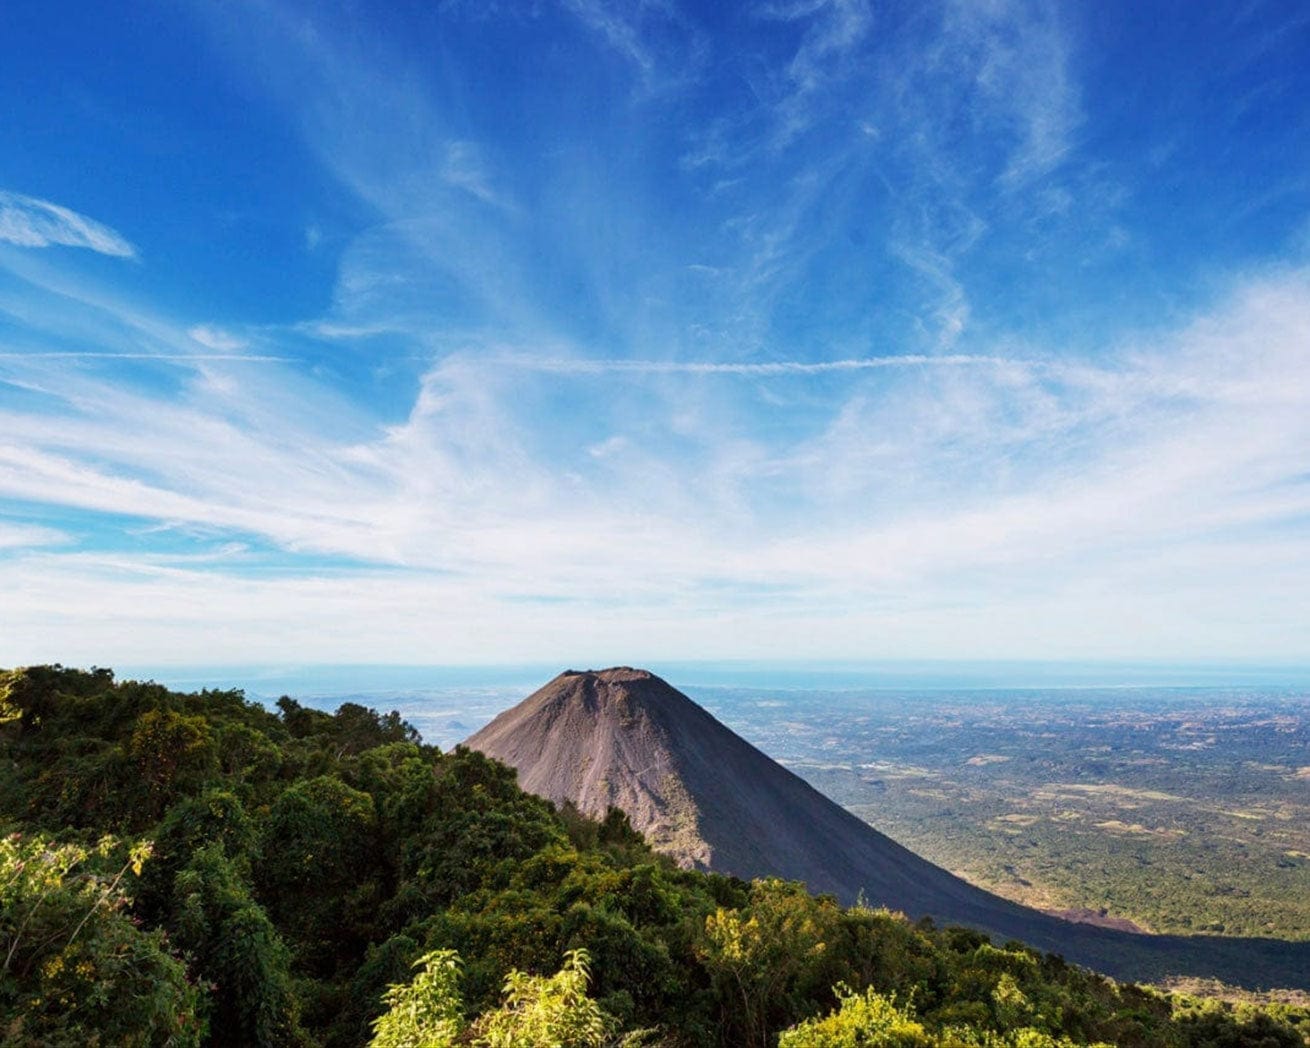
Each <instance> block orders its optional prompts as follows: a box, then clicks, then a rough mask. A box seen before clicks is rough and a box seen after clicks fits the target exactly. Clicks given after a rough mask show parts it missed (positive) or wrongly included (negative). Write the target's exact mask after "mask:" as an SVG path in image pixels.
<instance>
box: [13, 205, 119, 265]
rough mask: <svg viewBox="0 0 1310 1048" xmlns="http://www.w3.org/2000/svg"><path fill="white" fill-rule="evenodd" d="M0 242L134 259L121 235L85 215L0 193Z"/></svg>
mask: <svg viewBox="0 0 1310 1048" xmlns="http://www.w3.org/2000/svg"><path fill="white" fill-rule="evenodd" d="M0 241H7V242H8V243H10V244H17V245H18V246H19V247H50V246H51V245H54V244H60V245H64V246H66V247H84V248H88V249H89V250H91V251H96V252H99V253H100V254H102V255H114V256H116V257H118V258H135V257H136V249H135V248H134V247H133V246H132V245H131V244H129V243H128V242H127V241H126V240H125V239H124V238H123V237H122V236H121V235H119V234H118V233H116V232H115V231H114V230H112V229H110V228H109V227H108V226H105V225H102V224H101V223H99V222H96V221H95V220H93V219H90V218H87V217H86V216H85V215H79V214H78V213H77V212H76V211H71V210H69V209H68V208H66V207H61V206H60V205H58V204H52V203H50V202H49V201H48V200H38V199H37V198H36V197H29V196H23V195H22V194H21V193H11V192H7V191H5V190H0Z"/></svg>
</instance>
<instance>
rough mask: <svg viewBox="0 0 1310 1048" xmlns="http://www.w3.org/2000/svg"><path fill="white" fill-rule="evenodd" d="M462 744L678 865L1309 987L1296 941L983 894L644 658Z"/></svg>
mask: <svg viewBox="0 0 1310 1048" xmlns="http://www.w3.org/2000/svg"><path fill="white" fill-rule="evenodd" d="M466 745H467V746H469V747H471V748H473V749H477V750H481V751H482V752H483V753H486V754H487V755H488V756H491V757H495V758H497V759H498V760H501V761H504V762H505V763H506V764H509V765H510V766H512V767H514V768H516V769H518V773H519V783H520V785H521V786H522V787H523V788H524V789H525V790H528V791H530V792H532V793H535V794H538V795H539V796H542V797H545V798H547V799H549V800H551V801H554V802H555V803H556V804H560V803H562V802H564V801H571V802H573V803H574V804H576V805H577V806H578V808H579V809H581V810H582V811H584V812H587V813H589V814H593V815H603V814H604V813H605V811H606V809H607V808H609V807H610V806H611V805H612V806H614V807H617V808H621V809H622V810H623V811H625V812H627V814H628V817H629V818H630V820H631V821H632V824H633V825H634V826H635V827H636V828H637V829H638V830H640V831H641V832H642V833H643V834H644V835H645V836H646V838H647V840H648V841H650V843H651V845H652V846H653V847H654V848H656V849H657V850H658V851H661V852H664V853H665V854H667V855H670V856H672V857H673V858H674V859H675V860H677V861H678V862H679V864H681V865H683V866H687V867H695V868H698V869H705V870H712V871H715V872H717V873H726V874H733V875H735V876H738V877H742V878H754V877H783V878H787V879H789V880H798V881H804V882H805V883H806V885H808V887H809V888H810V889H811V890H812V891H815V892H829V893H831V894H833V895H835V896H837V898H839V899H840V900H841V901H843V902H845V903H851V902H854V901H855V899H856V897H857V895H858V894H859V893H861V892H863V895H864V898H865V899H866V900H867V901H868V902H869V903H870V904H871V905H881V906H887V907H889V908H891V909H894V910H900V911H902V912H904V913H906V914H907V915H909V916H911V917H920V916H931V917H933V918H934V919H936V920H937V921H939V922H945V923H951V924H964V925H968V926H970V927H974V928H979V929H982V930H983V931H986V932H988V933H989V934H992V935H996V936H999V937H1000V938H1002V939H1009V938H1012V939H1019V940H1021V941H1023V942H1026V943H1028V944H1030V945H1032V946H1036V947H1039V948H1040V949H1043V950H1048V951H1050V952H1052V953H1058V954H1062V955H1063V956H1064V957H1066V958H1067V959H1069V960H1071V961H1075V962H1077V963H1079V964H1084V965H1086V966H1088V967H1090V968H1094V969H1096V970H1098V971H1102V972H1105V973H1107V974H1110V975H1114V976H1116V977H1118V978H1121V979H1156V978H1161V977H1163V976H1166V975H1175V974H1177V975H1198V976H1206V977H1215V978H1219V979H1222V980H1224V981H1225V982H1230V983H1233V984H1236V985H1244V986H1263V987H1270V986H1282V987H1297V988H1310V942H1283V941H1280V940H1276V939H1236V938H1228V937H1222V936H1163V935H1162V936H1153V935H1139V934H1134V933H1131V932H1124V931H1117V930H1114V929H1109V928H1098V927H1093V926H1091V925H1086V924H1073V923H1071V922H1068V921H1064V920H1061V919H1060V918H1057V917H1052V916H1050V915H1048V914H1044V913H1041V912H1039V911H1037V910H1032V909H1028V908H1027V907H1024V906H1019V905H1017V904H1015V903H1012V902H1009V901H1008V900H1005V899H1002V898H1000V897H999V896H996V895H992V894H991V893H989V892H985V891H983V890H981V889H979V888H975V887H974V886H973V885H971V884H968V883H967V882H965V881H963V880H961V879H960V878H958V877H956V876H954V875H953V874H950V873H948V872H947V871H945V870H943V869H941V868H940V867H938V866H934V865H933V864H932V863H930V862H928V861H927V860H926V859H921V858H920V857H919V856H917V855H915V854H914V853H913V852H911V851H909V850H907V849H906V848H903V847H901V846H900V845H899V844H897V843H896V842H895V841H893V840H891V839H890V838H889V837H886V836H884V835H883V834H881V833H879V832H878V831H876V830H874V829H873V828H872V827H871V826H869V825H868V824H866V823H865V822H863V821H861V820H860V819H858V818H856V817H855V816H854V815H852V814H851V813H850V812H848V811H846V810H845V809H844V808H842V807H841V806H840V805H838V804H836V803H834V802H833V801H831V800H829V799H828V798H827V797H825V796H823V794H821V793H819V792H818V791H817V790H815V789H814V788H813V787H812V786H810V785H809V784H808V783H806V782H805V781H804V780H803V779H801V778H799V777H798V776H796V775H795V774H793V773H792V772H790V771H788V770H787V769H786V768H784V767H782V765H780V764H778V763H777V762H776V761H774V760H772V759H770V758H769V757H767V756H765V755H764V754H763V753H761V752H760V751H759V750H757V749H756V748H755V747H754V746H752V745H751V744H750V743H748V742H746V740H745V739H742V738H741V737H740V736H738V735H736V734H734V733H733V732H732V731H731V730H729V729H728V728H727V727H725V726H724V725H722V724H720V723H719V722H718V721H717V720H715V719H714V718H713V717H712V716H711V715H710V714H709V713H707V712H706V711H705V710H704V709H702V708H701V707H700V706H698V705H696V703H694V702H692V700H691V699H689V698H687V696H685V695H683V694H682V693H681V692H679V691H677V690H676V689H674V688H673V687H671V686H670V685H668V684H667V683H665V682H664V681H663V680H661V679H660V678H659V677H656V676H654V675H653V674H651V673H648V672H646V671H645V670H635V669H630V668H627V667H619V668H615V669H609V670H601V671H587V672H585V673H579V672H575V671H572V670H569V671H567V672H565V673H562V674H560V675H559V676H558V677H556V678H555V679H554V680H553V681H551V682H550V683H549V684H547V685H546V686H545V687H543V688H541V689H540V690H538V691H536V692H534V693H533V694H532V695H530V696H528V698H526V699H524V700H523V702H521V703H519V705H517V706H515V707H514V708H513V709H511V710H507V711H506V712H504V713H502V714H501V715H500V716H498V717H497V718H496V719H495V720H493V721H492V722H491V723H490V724H488V725H487V726H486V727H485V728H483V729H482V730H481V731H479V732H478V733H477V734H475V735H473V736H472V737H471V738H469V739H468V741H467V742H466Z"/></svg>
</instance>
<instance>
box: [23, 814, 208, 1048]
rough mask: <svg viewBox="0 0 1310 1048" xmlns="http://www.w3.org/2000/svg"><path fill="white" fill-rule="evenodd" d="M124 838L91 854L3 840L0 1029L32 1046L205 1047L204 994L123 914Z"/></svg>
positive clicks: (157, 941) (140, 855)
mask: <svg viewBox="0 0 1310 1048" xmlns="http://www.w3.org/2000/svg"><path fill="white" fill-rule="evenodd" d="M147 855H148V847H146V846H138V847H135V848H133V849H131V851H130V853H129V855H128V856H127V858H126V860H125V861H122V863H121V865H119V866H117V868H116V869H115V868H114V867H110V868H108V869H105V868H104V863H105V862H106V861H107V860H109V859H111V858H114V859H115V862H117V861H118V860H119V859H121V858H122V856H121V849H120V847H119V844H118V842H117V841H115V840H113V839H112V838H106V839H104V840H102V841H101V842H100V843H99V844H98V845H97V846H96V847H94V848H84V847H80V846H76V845H69V844H65V845H60V844H55V843H53V842H52V841H50V840H49V839H48V838H46V837H43V836H40V835H35V836H30V837H25V836H22V835H20V834H12V835H10V836H9V837H6V838H4V839H3V840H0V951H2V954H0V956H2V957H3V967H2V968H0V1031H2V1032H3V1039H4V1043H5V1044H7V1045H14V1046H33V1048H38V1046H39V1048H53V1046H60V1045H66V1046H70V1048H71V1046H75V1045H77V1046H81V1045H94V1044H102V1043H103V1044H115V1045H118V1044H122V1045H145V1044H164V1043H167V1044H172V1045H179V1046H187V1045H197V1044H199V1043H201V1039H202V1035H203V1033H204V1029H203V1025H202V1021H201V1019H200V1016H199V1005H200V1001H199V995H198V993H197V991H196V989H195V987H194V986H192V985H191V984H190V983H189V982H188V981H187V979H186V973H185V971H184V969H183V966H182V964H181V962H180V961H178V960H177V958H175V957H173V956H172V955H171V954H170V953H169V952H168V950H167V948H166V945H165V937H164V935H163V934H162V933H161V932H158V931H144V930H142V929H140V928H138V927H136V925H135V924H134V923H133V922H132V921H131V920H130V919H129V918H128V917H127V915H126V914H125V913H124V912H123V911H124V908H125V907H126V905H127V896H126V895H125V894H124V892H123V889H122V883H123V879H124V877H126V876H127V875H128V873H129V872H130V871H139V870H140V868H141V864H142V863H143V862H144V861H145V859H146V856H147Z"/></svg>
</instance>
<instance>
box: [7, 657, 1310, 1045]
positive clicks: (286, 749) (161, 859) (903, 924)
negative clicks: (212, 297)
mask: <svg viewBox="0 0 1310 1048" xmlns="http://www.w3.org/2000/svg"><path fill="white" fill-rule="evenodd" d="M0 749H2V750H3V753H0V757H2V758H3V760H0V821H2V822H3V824H4V825H3V827H2V828H3V832H6V833H9V834H11V835H12V836H10V837H8V838H6V839H5V843H4V848H3V849H0V891H2V892H3V894H2V895H0V907H2V908H0V934H3V937H4V938H3V941H0V951H3V954H7V955H8V956H7V959H6V960H5V967H4V972H3V978H2V979H0V1030H3V1039H4V1040H5V1042H6V1043H15V1044H95V1043H102V1044H143V1045H144V1044H177V1045H188V1044H213V1045H309V1044H322V1045H327V1046H338V1045H339V1046H345V1045H361V1044H365V1043H368V1042H369V1041H370V1040H372V1042H373V1043H374V1044H377V1045H380V1046H388V1048H399V1046H402V1045H417V1044H423V1045H439V1044H442V1043H451V1044H474V1043H481V1044H487V1045H509V1044H513V1045H523V1046H532V1045H557V1046H560V1048H563V1046H579V1048H581V1046H584V1045H611V1044H618V1043H627V1044H637V1043H641V1044H649V1045H661V1046H667V1048H675V1046H692V1045H709V1046H714V1045H722V1046H742V1048H766V1046H767V1048H772V1046H774V1045H780V1046H781V1048H806V1046H816V1045H825V1046H826V1045H875V1044H886V1045H902V1044H905V1045H961V1046H970V1045H973V1046H1014V1048H1021V1046H1022V1048H1065V1046H1069V1045H1091V1044H1097V1043H1105V1044H1115V1045H1123V1046H1127V1048H1132V1046H1163V1048H1170V1046H1174V1048H1201V1046H1221V1045H1245V1044H1260V1045H1268V1046H1271V1048H1280V1046H1288V1048H1291V1046H1295V1045H1304V1044H1305V1043H1307V1041H1306V1034H1307V1033H1310V1013H1308V1012H1307V1011H1306V1010H1305V1009H1303V1008H1299V1007H1294V1006H1292V1005H1277V1004H1270V1005H1262V1006H1255V1005H1241V1004H1227V1003H1221V1002H1213V1001H1201V1000H1199V999H1195V998H1185V997H1180V996H1169V995H1165V994H1163V993H1159V992H1156V991H1153V990H1150V989H1146V988H1141V987H1135V986H1121V985H1116V984H1114V983H1111V982H1109V981H1108V980H1105V979H1102V978H1100V977H1097V976H1095V975H1092V974H1090V973H1088V972H1085V971H1083V970H1081V969H1077V968H1074V967H1072V966H1069V965H1066V964H1065V963H1064V962H1063V961H1061V960H1060V959H1059V958H1057V957H1052V956H1045V955H1039V954H1036V953H1033V952H1031V951H1029V950H1027V949H1025V948H1024V947H1022V946H1019V945H1018V944H1006V945H1003V946H998V945H995V944H993V943H991V942H990V941H988V940H987V939H986V938H985V937H984V936H982V935H980V934H977V933H974V932H971V931H967V930H964V929H955V928H948V929H936V928H933V927H932V926H931V925H930V924H927V923H920V924H911V923H908V922H907V921H905V920H904V919H903V918H901V917H899V916H897V915H894V914H890V913H887V912H885V911H879V910H872V909H868V908H864V907H853V908H842V907H840V906H838V905H837V904H836V903H835V902H834V901H833V900H832V899H830V898H823V897H819V898H816V897H814V896H811V895H809V894H807V893H806V892H805V891H803V890H802V889H801V888H800V887H799V886H797V885H793V884H787V883H783V882H778V881H760V882H756V883H754V884H746V883H743V882H741V881H737V880H733V879H730V878H723V877H717V876H711V875H702V874H697V873H691V872H687V871H683V870H678V869H676V868H674V867H672V866H671V865H670V864H669V863H668V862H667V861H665V860H663V859H661V858H659V857H658V856H656V855H654V854H653V853H652V852H651V851H650V850H649V849H648V848H647V847H646V845H645V844H644V842H643V841H642V840H641V838H640V837H639V836H638V835H637V834H635V833H634V832H633V831H632V829H631V827H630V826H629V825H628V823H627V820H626V819H625V818H624V817H623V816H622V815H621V814H619V813H611V815H610V816H609V817H608V818H606V819H605V820H603V821H601V822H597V821H593V820H590V819H585V818H583V817H581V816H579V815H578V814H577V813H576V812H573V811H567V810H566V811H556V810H555V809H554V808H553V807H552V806H550V805H549V804H547V803H545V802H543V801H541V800H539V799H537V798H535V797H531V796H529V795H526V794H524V793H523V792H522V791H520V790H519V789H518V787H517V785H516V783H515V776H514V773H513V772H512V771H511V770H509V769H507V768H505V767H504V766H502V765H500V764H498V763H496V762H494V761H491V760H488V759H487V758H484V757H482V756H481V755H480V754H477V753H473V752H470V751H467V750H463V749H458V748H457V749H456V750H455V751H453V752H450V753H442V752H440V751H438V750H437V749H436V748H435V747H431V746H426V745H424V744H423V743H422V742H421V740H419V738H418V737H417V735H416V733H415V732H414V731H413V729H412V728H410V727H409V726H408V725H407V724H405V723H404V721H402V720H401V719H400V718H399V716H397V715H395V714H386V715H379V714H377V713H375V712H374V711H372V710H368V709H365V708H364V707H362V706H358V705H355V704H350V703H348V704H346V705H344V706H342V707H341V708H340V709H339V710H338V711H337V712H336V713H335V714H327V713H323V712H320V711H317V710H312V709H308V708H306V707H304V706H301V705H300V704H298V703H296V702H295V701H293V700H291V699H283V700H282V701H281V702H279V703H278V706H277V711H276V712H272V711H269V710H267V709H265V708H263V707H262V706H260V705H258V704H255V703H252V702H248V701H246V700H245V698H244V697H243V696H242V695H241V694H240V693H239V692H232V691H221V692H215V691H207V692H200V693H198V694H179V693H175V692H171V691H168V690H167V689H164V688H162V687H159V686H158V685H154V684H142V683H136V682H116V681H115V680H114V679H113V677H112V675H111V674H110V673H108V672H107V671H103V670H97V671H92V672H90V673H86V672H80V671H75V670H66V669H62V668H59V667H38V668H32V669H26V670H20V671H14V672H12V673H7V674H0ZM147 842H149V847H150V848H151V849H152V850H151V853H150V854H149V856H148V857H147V855H146V850H147ZM443 1038H444V1039H445V1040H444V1041H443Z"/></svg>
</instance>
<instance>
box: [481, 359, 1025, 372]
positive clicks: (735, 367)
mask: <svg viewBox="0 0 1310 1048" xmlns="http://www.w3.org/2000/svg"><path fill="white" fill-rule="evenodd" d="M498 363H503V364H506V365H509V366H511V367H514V368H517V369H519V370H522V371H539V372H544V373H548V374H555V375H604V374H615V375H623V374H629V375H744V376H747V377H754V378H768V377H771V376H786V375H824V374H830V373H833V372H843V371H876V370H881V369H883V368H914V367H929V368H937V367H948V368H949V367H971V366H972V367H976V366H983V367H987V366H991V367H1016V366H1024V363H1025V362H1023V361H1016V360H1010V359H1007V358H1005V357H995V356H987V355H984V354H976V353H948V354H937V355H932V356H928V355H925V354H922V353H907V354H900V355H892V356H884V357H859V358H855V359H847V360H819V361H813V360H809V361H807V360H768V361H756V362H753V363H745V362H741V361H737V362H723V361H708V360H588V359H582V358H576V359H572V360H569V359H564V358H552V357H537V356H517V357H502V358H499V360H498Z"/></svg>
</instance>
